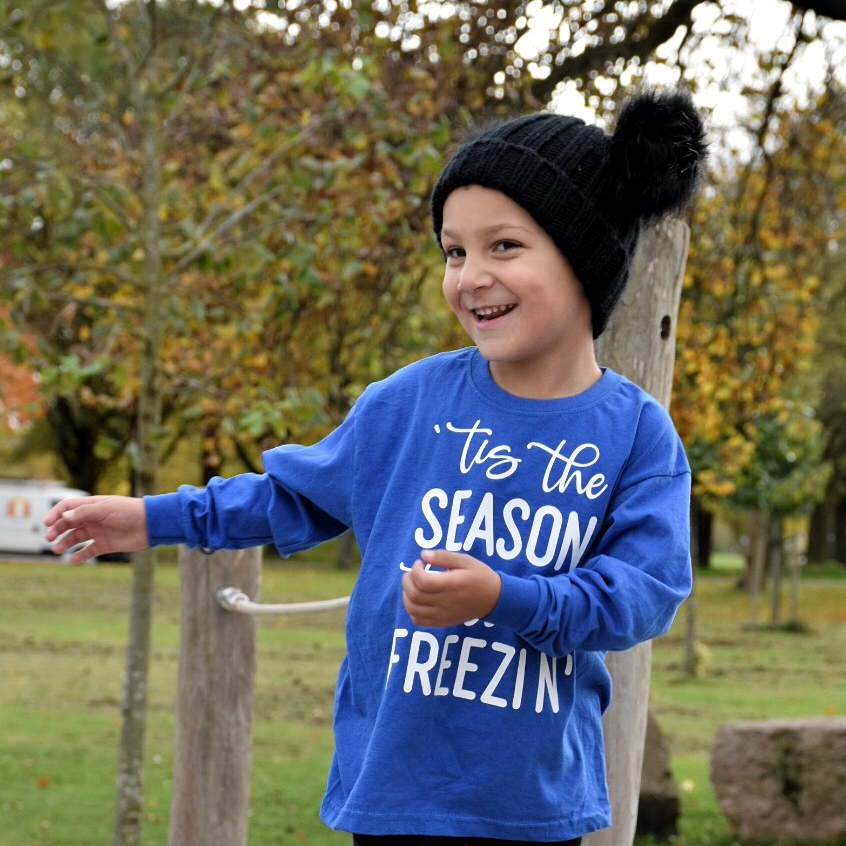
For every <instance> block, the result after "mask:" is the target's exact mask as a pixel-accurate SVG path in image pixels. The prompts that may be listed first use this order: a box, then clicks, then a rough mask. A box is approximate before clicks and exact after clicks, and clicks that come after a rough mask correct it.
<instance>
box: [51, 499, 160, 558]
mask: <svg viewBox="0 0 846 846" xmlns="http://www.w3.org/2000/svg"><path fill="white" fill-rule="evenodd" d="M44 525H45V526H47V531H46V532H45V534H44V537H45V538H46V539H47V540H48V541H51V542H53V541H55V543H53V551H54V552H55V553H56V554H57V555H58V554H61V553H62V552H65V551H67V550H68V549H70V548H71V547H74V546H76V545H77V544H80V543H86V542H87V541H93V543H91V544H89V545H88V546H86V547H85V549H80V550H78V551H77V552H75V553H74V554H73V555H72V556H71V559H70V560H71V561H72V562H73V563H74V564H79V563H80V562H82V561H87V560H88V559H89V558H93V557H94V556H95V555H103V554H104V553H106V552H134V551H135V550H137V549H144V548H145V547H147V546H148V545H149V540H148V537H147V514H146V512H145V510H144V500H142V499H137V498H135V497H131V496H81V497H72V498H71V499H65V500H63V501H62V502H60V503H58V504H57V505H54V506H53V508H51V509H50V511H49V512H48V514H47V516H46V517H45V518H44Z"/></svg>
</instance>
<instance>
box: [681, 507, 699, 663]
mask: <svg viewBox="0 0 846 846" xmlns="http://www.w3.org/2000/svg"><path fill="white" fill-rule="evenodd" d="M697 510H701V509H697V507H696V504H695V500H693V499H692V500H691V503H690V511H691V519H690V549H691V557H692V561H691V563H692V575H693V585H692V587H691V591H690V596H689V597H688V598H687V601H686V602H685V604H684V607H685V627H684V661H683V665H684V673H685V675H686V676H687V677H688V678H694V677H695V676H696V674H697V660H696V641H697V632H696V622H697V620H696V610H697V609H696V573H697V571H698V570H699V567H700V566H701V563H700V561H699V553H700V550H701V545H700V543H699V530H700V522H699V520H698V519H697V514H696V512H697Z"/></svg>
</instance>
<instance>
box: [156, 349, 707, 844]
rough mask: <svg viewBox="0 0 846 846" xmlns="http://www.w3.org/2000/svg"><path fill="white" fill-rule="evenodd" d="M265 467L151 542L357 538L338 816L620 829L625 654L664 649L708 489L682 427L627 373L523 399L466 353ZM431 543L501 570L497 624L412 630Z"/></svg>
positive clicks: (489, 826) (407, 829) (473, 829)
mask: <svg viewBox="0 0 846 846" xmlns="http://www.w3.org/2000/svg"><path fill="white" fill-rule="evenodd" d="M264 466H265V473H264V474H261V475H258V474H245V475H242V476H236V477H233V478H231V479H227V480H223V479H215V480H213V481H212V482H211V483H210V484H209V485H208V486H207V487H206V488H204V489H195V488H190V487H182V488H180V489H179V491H178V492H177V493H175V494H165V495H162V496H157V497H148V498H147V499H146V508H147V519H148V529H149V533H150V542H151V544H153V545H156V544H166V543H186V544H188V545H189V546H202V547H206V548H211V549H223V548H244V547H249V546H255V545H260V544H266V543H274V544H275V545H276V546H277V547H278V549H279V550H280V552H281V553H282V554H284V555H288V554H291V553H293V552H296V551H299V550H302V549H306V548H309V547H312V546H314V545H316V544H319V543H321V542H323V541H325V540H327V539H329V538H332V537H334V536H336V535H338V534H339V533H341V532H342V531H344V530H345V529H346V528H347V527H352V529H353V530H354V532H355V536H356V539H357V541H358V544H359V547H360V549H361V554H362V565H361V571H360V574H359V577H358V580H357V583H356V586H355V589H354V591H353V594H352V598H351V602H350V606H349V611H348V615H347V623H346V636H347V647H348V652H347V657H346V658H345V659H344V662H343V664H342V666H341V669H340V673H339V678H338V685H337V690H336V696H335V716H334V723H335V739H336V749H335V755H334V758H333V761H332V766H331V770H330V774H329V781H328V786H327V790H326V796H325V799H324V802H323V806H322V810H321V816H322V818H323V820H324V821H325V822H326V823H327V824H328V825H329V826H331V827H333V828H339V829H342V830H347V831H355V832H358V833H361V834H377V835H387V834H429V835H445V836H466V837H492V838H501V839H512V840H514V839H522V840H530V841H538V842H543V841H550V840H565V839H570V838H575V837H578V836H580V835H582V834H585V833H587V832H589V831H593V830H596V829H598V828H603V827H605V826H607V825H609V824H610V810H609V804H608V797H607V790H606V784H605V763H604V749H603V740H602V727H601V715H602V713H603V712H604V710H605V708H606V707H607V705H608V702H609V699H610V680H609V676H608V673H607V671H606V669H605V665H604V656H605V652H606V651H607V650H622V649H626V648H628V647H631V646H633V645H635V644H637V643H639V642H641V641H644V640H648V639H650V638H654V637H656V636H658V635H660V634H663V633H664V632H666V631H667V629H668V628H669V626H670V624H671V622H672V620H673V617H674V614H675V612H676V610H677V608H678V606H679V605H680V603H681V602H682V601H683V599H684V598H685V597H686V596H687V594H688V592H689V590H690V578H691V573H690V559H689V530H688V517H689V497H690V471H689V467H688V464H687V460H686V458H685V455H684V452H683V449H682V446H681V443H680V441H679V438H678V436H677V434H676V432H675V430H674V428H673V426H672V423H671V421H670V419H669V416H668V415H667V413H666V411H665V410H664V409H663V408H662V407H661V406H660V405H659V404H658V403H657V402H655V401H654V400H653V399H652V398H650V397H649V396H648V395H646V394H645V393H644V392H643V391H642V390H641V389H640V388H638V387H636V386H635V385H634V384H632V383H631V382H629V381H627V380H625V379H624V378H622V377H620V376H618V375H617V374H615V373H613V372H611V371H609V370H606V371H604V373H603V376H602V378H601V379H600V380H599V382H597V383H596V384H595V385H594V386H593V387H591V388H590V389H588V390H587V391H585V392H584V393H582V394H579V395H578V396H575V397H569V398H566V399H558V400H531V399H522V398H518V397H514V396H512V395H510V394H508V393H506V392H504V391H503V390H501V389H500V388H499V387H498V386H497V385H496V384H495V382H494V381H493V380H492V379H491V376H490V373H489V371H488V366H487V363H486V362H485V360H484V359H483V358H482V357H481V356H480V355H479V354H478V352H477V351H476V350H475V349H473V348H469V349H465V350H460V351H457V352H454V353H446V354H443V355H438V356H433V357H432V358H429V359H425V360H423V361H421V362H418V363H416V364H414V365H411V366H409V367H407V368H404V369H403V370H400V371H398V372H397V373H395V374H394V375H393V376H391V377H389V378H388V379H386V380H384V381H382V382H379V383H376V384H374V385H371V386H370V387H369V388H368V389H367V390H366V391H365V392H364V394H363V395H362V397H361V398H360V399H359V400H358V402H357V403H356V405H355V407H354V408H353V410H352V411H351V413H350V414H349V416H348V418H347V419H346V421H345V422H344V423H343V424H342V425H341V426H340V427H339V428H338V429H337V430H335V431H334V432H333V433H332V434H330V435H329V436H328V437H327V438H325V439H324V440H323V441H321V442H320V443H318V444H315V445H314V446H310V447H303V446H296V445H286V446H281V447H278V448H276V449H274V450H270V451H269V452H267V453H265V455H264ZM434 548H439V549H448V550H454V551H460V552H466V553H469V554H470V555H473V556H474V557H476V558H479V559H480V560H482V561H484V562H485V563H487V564H488V565H490V566H491V567H493V568H494V569H495V570H496V571H497V572H498V573H499V574H500V576H501V578H502V593H501V596H500V599H499V602H498V604H497V605H496V607H495V608H494V610H493V611H492V612H491V614H490V615H489V616H488V617H487V618H485V619H483V620H468V621H467V622H466V623H465V624H464V625H461V626H455V627H452V628H440V629H428V628H420V627H416V626H414V625H413V624H412V622H411V620H410V618H409V616H408V614H407V613H406V611H405V609H404V607H403V604H402V588H401V578H402V575H403V573H404V572H405V571H406V570H407V569H409V568H410V567H411V565H412V563H413V562H414V561H415V560H416V559H417V558H418V557H419V553H420V550H421V549H434Z"/></svg>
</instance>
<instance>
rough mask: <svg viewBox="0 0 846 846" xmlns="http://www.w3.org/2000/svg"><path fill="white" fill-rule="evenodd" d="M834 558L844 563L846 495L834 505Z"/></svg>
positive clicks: (845, 553)
mask: <svg viewBox="0 0 846 846" xmlns="http://www.w3.org/2000/svg"><path fill="white" fill-rule="evenodd" d="M834 560H835V561H839V562H840V563H841V564H844V565H846V496H844V497H840V499H838V500H837V503H836V504H835V506H834Z"/></svg>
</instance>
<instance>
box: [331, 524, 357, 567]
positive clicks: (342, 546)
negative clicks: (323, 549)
mask: <svg viewBox="0 0 846 846" xmlns="http://www.w3.org/2000/svg"><path fill="white" fill-rule="evenodd" d="M354 564H355V535H354V534H353V533H352V530H351V529H348V530H347V531H346V532H344V533H343V534H342V535H341V537H340V538H338V557H337V559H336V560H335V566H336V567H337V568H338V569H339V570H351V569H352V567H353V565H354Z"/></svg>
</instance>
